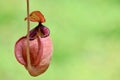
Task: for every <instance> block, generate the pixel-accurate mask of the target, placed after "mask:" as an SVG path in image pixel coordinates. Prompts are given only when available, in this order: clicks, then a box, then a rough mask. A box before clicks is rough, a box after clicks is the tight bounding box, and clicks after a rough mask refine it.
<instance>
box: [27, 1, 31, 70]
mask: <svg viewBox="0 0 120 80" xmlns="http://www.w3.org/2000/svg"><path fill="white" fill-rule="evenodd" d="M27 17H28V19H27V47H26V48H27V52H26V53H27V66H28V68H30V69H31V61H30V51H29V35H30V20H29V0H27Z"/></svg>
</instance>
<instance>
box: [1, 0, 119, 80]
mask: <svg viewBox="0 0 120 80" xmlns="http://www.w3.org/2000/svg"><path fill="white" fill-rule="evenodd" d="M30 6H31V8H30V11H34V10H40V11H41V12H42V13H43V14H44V16H45V17H46V23H44V25H46V26H48V27H49V28H50V30H51V37H52V40H53V44H54V53H53V57H52V61H51V65H50V67H49V69H48V70H47V71H46V72H45V73H44V74H42V75H40V76H38V77H31V76H30V75H29V74H28V72H27V71H26V70H25V68H24V67H23V66H22V65H20V64H19V63H18V62H17V61H16V59H15V56H14V45H15V42H16V41H17V40H18V39H19V38H20V37H21V36H23V35H26V22H25V21H24V17H26V0H7V1H5V0H0V80H120V58H119V57H120V1H119V0H30ZM35 25H37V23H31V28H33V27H34V26H35Z"/></svg>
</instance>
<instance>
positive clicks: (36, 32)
mask: <svg viewBox="0 0 120 80" xmlns="http://www.w3.org/2000/svg"><path fill="white" fill-rule="evenodd" d="M49 35H50V30H49V28H48V27H46V26H44V25H42V24H41V23H39V24H38V26H36V27H35V28H33V29H32V30H31V31H30V35H29V39H30V40H34V39H36V38H37V36H40V37H41V38H45V37H48V36H49Z"/></svg>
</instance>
